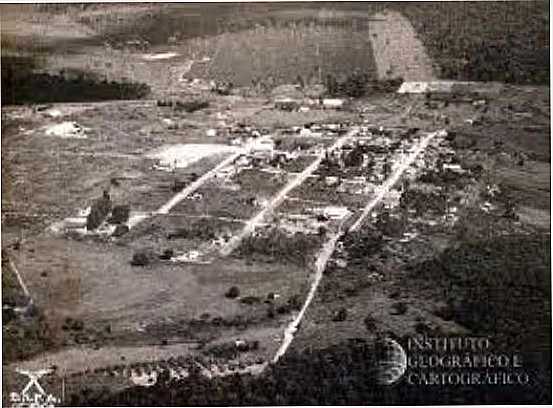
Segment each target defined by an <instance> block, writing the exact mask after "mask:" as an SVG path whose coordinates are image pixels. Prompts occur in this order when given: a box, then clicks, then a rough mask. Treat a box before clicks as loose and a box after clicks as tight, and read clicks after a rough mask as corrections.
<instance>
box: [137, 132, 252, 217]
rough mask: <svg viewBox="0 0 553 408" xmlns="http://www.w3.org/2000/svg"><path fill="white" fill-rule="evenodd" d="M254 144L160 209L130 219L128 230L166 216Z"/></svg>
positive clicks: (210, 171)
mask: <svg viewBox="0 0 553 408" xmlns="http://www.w3.org/2000/svg"><path fill="white" fill-rule="evenodd" d="M255 143H259V140H254V141H253V142H251V143H248V144H246V145H245V146H244V147H243V148H242V149H240V150H239V151H237V152H236V153H233V154H231V155H230V156H229V157H227V158H226V159H224V160H223V161H222V162H220V163H219V164H218V165H217V166H215V167H214V168H212V169H211V170H209V171H208V172H207V173H205V174H203V175H202V176H201V177H199V178H198V179H197V180H196V181H194V182H193V183H191V184H189V185H188V186H186V187H184V188H183V189H182V190H181V191H179V192H178V193H177V194H175V195H174V196H173V197H172V198H171V199H170V200H169V201H167V202H166V203H165V204H163V205H162V206H161V207H159V208H158V209H157V210H156V211H154V212H153V213H150V214H141V215H137V216H135V217H132V218H131V219H129V222H128V226H129V228H133V227H136V226H137V225H138V224H139V223H141V222H142V221H144V220H145V219H147V218H150V217H151V216H154V215H166V214H168V213H169V211H171V209H172V208H173V207H175V206H176V205H177V204H178V203H180V202H181V201H182V200H184V199H185V198H186V197H188V196H189V195H191V194H193V193H194V192H195V191H196V190H198V189H199V188H200V187H202V186H203V185H204V184H205V183H207V182H208V181H209V180H211V179H212V178H213V177H215V175H216V174H217V173H218V172H219V171H221V169H223V168H225V167H227V166H229V165H231V164H232V163H234V162H235V161H236V160H237V159H238V158H239V157H240V156H242V155H244V154H247V153H248V152H249V151H250V150H251V149H252V147H253V146H254V144H255Z"/></svg>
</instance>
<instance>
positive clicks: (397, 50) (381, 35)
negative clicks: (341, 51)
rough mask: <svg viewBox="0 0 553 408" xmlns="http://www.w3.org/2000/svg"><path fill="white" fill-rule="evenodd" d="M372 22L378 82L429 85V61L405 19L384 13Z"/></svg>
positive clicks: (430, 69) (430, 66) (432, 73)
mask: <svg viewBox="0 0 553 408" xmlns="http://www.w3.org/2000/svg"><path fill="white" fill-rule="evenodd" d="M372 19H374V21H371V24H370V27H369V28H370V39H371V45H372V48H373V53H374V59H375V62H376V68H377V73H378V78H379V79H386V78H398V77H399V78H403V80H405V81H428V80H431V79H433V78H434V72H433V69H432V61H431V60H430V58H429V57H428V54H427V53H426V49H425V47H424V45H423V44H422V42H421V41H420V40H419V39H418V38H417V33H416V32H415V30H414V29H413V26H412V25H411V23H410V22H409V20H408V19H407V18H405V17H404V16H403V15H402V14H400V13H398V12H394V11H387V12H385V13H378V14H375V15H374V16H372ZM372 19H371V20H372Z"/></svg>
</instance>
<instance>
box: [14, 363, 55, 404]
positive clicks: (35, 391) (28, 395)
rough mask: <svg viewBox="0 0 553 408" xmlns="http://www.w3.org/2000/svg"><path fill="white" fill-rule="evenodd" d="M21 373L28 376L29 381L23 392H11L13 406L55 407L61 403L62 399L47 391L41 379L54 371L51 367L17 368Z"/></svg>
mask: <svg viewBox="0 0 553 408" xmlns="http://www.w3.org/2000/svg"><path fill="white" fill-rule="evenodd" d="M15 371H17V372H18V373H19V374H21V375H24V376H27V377H28V378H29V382H28V383H27V385H25V387H24V388H23V390H22V391H21V393H17V392H12V393H11V394H10V401H11V402H12V403H13V405H12V406H13V407H28V406H34V407H54V406H55V404H59V403H60V399H59V398H56V397H55V396H53V395H52V394H48V393H46V391H44V388H42V385H41V384H40V382H39V380H40V378H41V377H43V376H45V375H47V374H50V373H52V372H53V370H51V369H45V370H38V371H29V370H21V369H19V368H16V369H15Z"/></svg>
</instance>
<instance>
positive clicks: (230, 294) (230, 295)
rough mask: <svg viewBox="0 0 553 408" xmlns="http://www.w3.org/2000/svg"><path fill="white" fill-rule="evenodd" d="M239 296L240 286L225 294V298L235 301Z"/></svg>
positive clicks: (233, 287)
mask: <svg viewBox="0 0 553 408" xmlns="http://www.w3.org/2000/svg"><path fill="white" fill-rule="evenodd" d="M238 296H240V289H238V286H232V287H231V288H230V289H229V290H227V292H226V293H225V297H227V298H229V299H235V298H237V297H238Z"/></svg>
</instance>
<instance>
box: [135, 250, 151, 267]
mask: <svg viewBox="0 0 553 408" xmlns="http://www.w3.org/2000/svg"><path fill="white" fill-rule="evenodd" d="M150 261H151V257H150V254H148V253H146V252H137V253H135V254H134V255H133V257H132V260H131V265H132V266H146V265H149V264H150Z"/></svg>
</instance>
